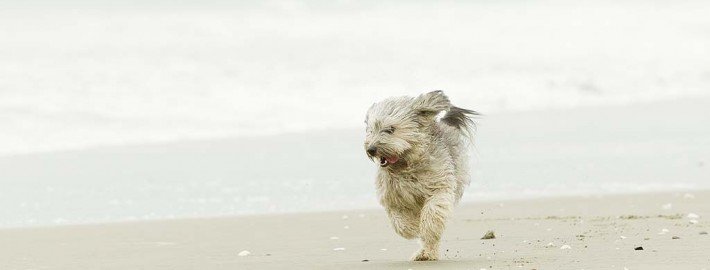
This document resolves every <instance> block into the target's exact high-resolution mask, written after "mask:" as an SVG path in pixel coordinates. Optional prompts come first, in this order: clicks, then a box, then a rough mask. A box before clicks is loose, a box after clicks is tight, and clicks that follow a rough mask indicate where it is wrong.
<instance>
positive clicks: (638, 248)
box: [634, 247, 643, 250]
mask: <svg viewBox="0 0 710 270" xmlns="http://www.w3.org/2000/svg"><path fill="white" fill-rule="evenodd" d="M634 250H643V247H636V248H634Z"/></svg>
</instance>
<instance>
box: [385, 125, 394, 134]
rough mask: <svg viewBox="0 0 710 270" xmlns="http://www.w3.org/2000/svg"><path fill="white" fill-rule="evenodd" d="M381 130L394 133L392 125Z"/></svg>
mask: <svg viewBox="0 0 710 270" xmlns="http://www.w3.org/2000/svg"><path fill="white" fill-rule="evenodd" d="M383 131H384V132H385V133H387V134H392V133H394V127H390V128H388V129H385V130H383Z"/></svg>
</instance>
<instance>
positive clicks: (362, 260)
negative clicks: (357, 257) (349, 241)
mask: <svg viewBox="0 0 710 270" xmlns="http://www.w3.org/2000/svg"><path fill="white" fill-rule="evenodd" d="M369 261H370V260H367V259H366V260H362V262H369Z"/></svg>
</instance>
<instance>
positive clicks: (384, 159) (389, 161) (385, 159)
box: [380, 157, 399, 167]
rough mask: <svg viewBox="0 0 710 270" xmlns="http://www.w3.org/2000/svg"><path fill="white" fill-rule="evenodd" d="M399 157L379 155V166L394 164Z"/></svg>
mask: <svg viewBox="0 0 710 270" xmlns="http://www.w3.org/2000/svg"><path fill="white" fill-rule="evenodd" d="M398 160H399V158H397V157H380V167H387V165H390V164H395V163H397V161H398Z"/></svg>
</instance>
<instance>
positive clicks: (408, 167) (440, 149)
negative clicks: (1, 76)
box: [365, 91, 477, 261]
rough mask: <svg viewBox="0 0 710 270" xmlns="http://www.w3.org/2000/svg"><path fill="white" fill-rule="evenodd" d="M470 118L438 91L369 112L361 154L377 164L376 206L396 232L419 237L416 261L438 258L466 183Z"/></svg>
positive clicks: (388, 101) (394, 101)
mask: <svg viewBox="0 0 710 270" xmlns="http://www.w3.org/2000/svg"><path fill="white" fill-rule="evenodd" d="M442 112H446V113H445V114H444V115H443V116H440V114H441V113H442ZM474 115H477V113H476V112H475V111H471V110H466V109H462V108H458V107H454V106H453V105H451V103H450V102H449V99H448V97H447V96H446V95H444V93H443V92H442V91H434V92H430V93H426V94H423V95H420V96H418V97H416V98H413V97H394V98H389V99H386V100H383V101H381V102H378V103H375V104H373V105H372V107H371V108H370V109H369V110H368V112H367V117H366V120H365V123H366V124H367V137H366V139H365V150H366V152H367V155H368V157H370V158H371V159H373V160H375V161H376V162H377V163H378V164H379V166H380V168H379V170H378V173H377V181H376V185H377V193H378V196H379V199H380V204H382V206H384V208H385V210H386V211H387V215H388V216H389V218H390V220H391V221H392V226H393V227H394V229H395V231H396V232H397V234H399V235H401V236H402V237H404V238H406V239H413V238H419V240H420V243H421V249H420V250H419V251H418V252H417V253H415V254H414V256H413V258H412V259H413V260H415V261H431V260H437V259H438V258H439V242H440V241H441V234H442V233H443V231H444V227H445V225H446V220H447V218H448V217H449V215H450V214H451V211H452V209H453V207H454V205H455V204H456V203H457V202H458V201H459V199H460V198H461V195H462V194H463V190H464V188H465V187H466V186H467V185H468V183H469V174H468V171H469V170H468V153H467V152H468V147H469V145H470V143H471V135H472V133H471V131H472V129H473V127H474V123H473V121H472V120H471V117H472V116H474ZM438 116H439V117H440V118H439V117H438Z"/></svg>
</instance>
